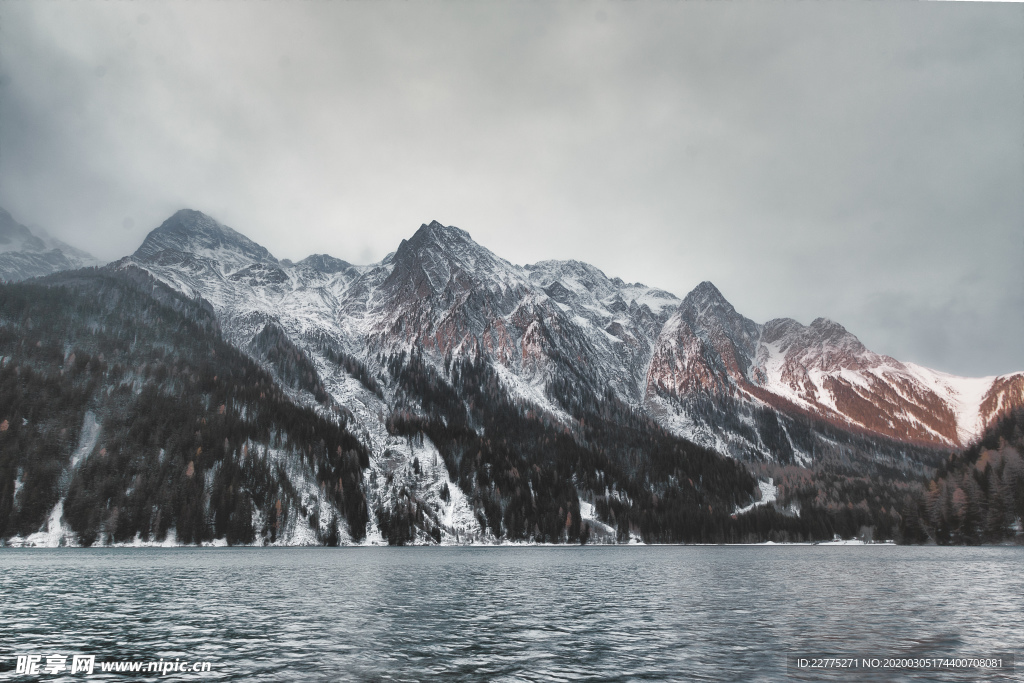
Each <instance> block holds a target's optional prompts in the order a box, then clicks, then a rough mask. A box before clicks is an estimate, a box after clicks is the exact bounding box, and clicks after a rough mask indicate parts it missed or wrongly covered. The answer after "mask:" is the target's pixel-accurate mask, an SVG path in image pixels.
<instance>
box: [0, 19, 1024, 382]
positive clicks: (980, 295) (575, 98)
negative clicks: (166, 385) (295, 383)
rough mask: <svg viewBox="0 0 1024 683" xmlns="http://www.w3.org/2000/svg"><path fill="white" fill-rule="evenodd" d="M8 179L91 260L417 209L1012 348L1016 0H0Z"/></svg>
mask: <svg viewBox="0 0 1024 683" xmlns="http://www.w3.org/2000/svg"><path fill="white" fill-rule="evenodd" d="M0 205H2V206H4V207H5V208H7V209H8V210H9V211H10V212H11V213H12V214H14V216H15V218H17V219H18V220H20V221H21V222H22V223H25V224H28V225H32V226H42V227H44V228H46V229H47V230H48V231H49V232H51V233H52V234H54V235H56V236H58V237H60V238H61V239H64V240H65V241H67V242H69V243H71V244H73V245H75V246H79V247H82V248H85V249H87V250H89V251H91V252H93V253H94V254H96V255H97V256H99V257H101V258H104V259H115V258H118V257H120V256H123V255H125V254H128V253H130V252H132V251H134V249H135V248H136V247H138V245H139V244H140V243H141V242H142V240H143V238H144V237H145V235H146V233H147V232H148V231H149V230H151V229H153V228H154V227H156V226H157V225H159V224H160V223H161V222H162V221H163V220H164V219H165V218H166V217H167V216H168V215H170V214H171V213H172V212H173V211H175V210H177V209H179V208H183V207H189V208H195V209H199V210H201V211H204V212H206V213H209V214H211V215H212V216H214V217H215V218H217V219H218V220H220V221H221V222H223V223H226V224H228V225H230V226H232V227H234V228H235V229H237V230H239V231H240V232H242V233H244V234H246V235H248V236H249V237H250V238H252V239H254V240H256V241H257V242H260V243H261V244H263V245H264V246H266V247H267V248H269V249H270V250H271V251H272V252H273V253H274V254H275V255H276V256H278V257H279V258H291V259H293V260H297V259H300V258H302V257H304V256H306V255H308V254H310V253H314V252H326V253H330V254H332V255H334V256H337V257H339V258H343V259H346V260H348V261H352V262H356V263H367V262H372V261H376V260H379V259H380V258H382V257H383V256H384V255H385V254H387V253H388V252H390V251H393V250H394V249H395V248H396V247H397V245H398V243H399V241H400V240H401V239H402V238H404V237H408V236H410V235H411V234H412V233H413V232H414V231H415V230H416V229H417V228H418V227H419V225H420V224H421V223H424V222H429V221H431V220H434V219H436V220H439V221H441V222H442V223H445V224H447V225H457V226H459V227H461V228H463V229H465V230H467V231H469V233H470V234H471V235H472V236H473V237H474V238H475V239H476V240H477V241H478V242H479V243H481V244H483V245H484V246H486V247H488V248H490V249H491V250H493V251H494V252H496V253H497V254H499V255H500V256H503V257H505V258H507V259H509V260H510V261H513V262H515V263H520V264H523V263H532V262H535V261H539V260H543V259H550V258H559V259H565V258H575V259H579V260H582V261H587V262H590V263H593V264H594V265H596V266H598V267H599V268H601V269H602V270H604V272H605V273H607V274H608V275H610V276H620V277H622V278H624V279H626V280H629V281H640V282H644V283H646V284H649V285H654V286H658V287H662V288H664V289H667V290H669V291H672V292H674V293H676V294H677V295H679V296H683V295H685V294H686V292H687V291H689V290H690V289H691V288H692V287H693V286H695V285H696V284H697V283H699V282H700V281H702V280H711V281H712V282H714V283H715V284H716V285H718V287H719V289H721V290H722V292H723V293H724V294H725V296H726V297H727V298H728V299H729V300H730V301H731V302H732V303H733V304H734V305H735V306H736V308H737V309H738V310H739V311H740V312H741V313H743V314H745V315H747V316H748V317H750V318H753V319H754V320H757V321H758V322H764V321H766V320H769V319H771V318H775V317H793V318H796V319H797V320H800V321H801V322H803V323H805V324H806V323H809V322H810V321H811V320H812V319H814V318H816V317H818V316H825V317H829V318H832V319H834V320H837V321H839V322H841V323H842V324H843V325H845V326H846V327H847V329H849V330H850V331H851V332H853V333H855V334H857V335H858V336H859V337H860V338H861V339H862V341H864V342H865V344H866V345H867V346H868V347H869V348H872V349H873V350H876V351H879V352H882V353H887V354H890V355H893V356H895V357H897V358H899V359H901V360H910V361H915V362H918V363H922V364H925V365H929V366H931V367H934V368H937V369H940V370H944V371H947V372H952V373H955V374H967V375H982V374H999V373H1004V372H1009V371H1013V370H1021V369H1024V5H1020V4H1003V3H999V4H985V3H910V2H813V3H812V2H792V3H790V2H771V3H753V2H751V3H745V2H735V1H734V2H720V3H705V2H663V1H657V2H655V1H649V0H638V1H636V2H599V1H594V2H530V1H516V2H500V1H498V2H455V1H451V2H416V3H406V2H373V3H371V2H273V1H271V2H263V3H258V4H257V3H245V4H243V3H240V2H219V3H198V2H180V3H179V2H159V3H156V2H154V3H149V2H144V1H139V0H137V1H135V2H73V3H64V2H4V3H0Z"/></svg>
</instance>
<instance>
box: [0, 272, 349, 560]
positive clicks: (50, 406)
mask: <svg viewBox="0 0 1024 683" xmlns="http://www.w3.org/2000/svg"><path fill="white" fill-rule="evenodd" d="M0 356H2V361H0V538H3V537H9V536H12V535H17V536H22V537H24V536H28V535H30V534H33V533H37V532H39V531H40V530H43V531H45V532H48V533H50V534H64V535H66V539H65V540H72V539H73V538H74V537H73V536H71V534H70V533H67V530H66V529H65V528H64V527H65V526H66V527H68V528H69V530H70V531H71V532H74V534H76V535H77V540H78V541H80V542H81V543H83V544H86V545H89V544H91V543H94V542H110V541H115V542H128V541H132V540H133V539H136V538H138V539H139V540H142V541H146V540H150V541H162V540H164V539H166V538H167V537H168V534H169V533H170V532H171V530H172V529H173V531H174V534H175V535H176V539H177V541H179V542H185V543H193V542H203V541H210V540H212V539H214V538H225V539H226V540H227V541H228V542H230V543H253V542H271V543H272V542H276V541H278V540H279V539H280V538H281V536H282V534H283V533H284V532H285V531H287V532H288V535H289V537H290V539H291V541H292V542H295V541H296V540H297V541H298V542H302V541H303V540H305V541H307V542H324V543H336V542H338V541H339V539H340V538H341V537H343V536H344V535H346V534H350V535H351V537H353V538H354V539H359V538H362V537H363V535H364V534H365V529H366V522H367V510H366V503H365V498H364V495H363V491H362V484H361V480H362V470H363V468H365V467H366V465H367V453H366V450H365V448H364V447H363V446H362V445H361V444H360V443H359V442H358V441H357V440H356V439H355V438H354V437H353V436H352V435H351V434H350V433H349V432H348V431H347V430H346V428H345V417H344V415H343V411H342V410H340V409H338V408H337V407H334V409H333V411H330V410H324V409H321V410H314V409H313V408H311V407H308V406H301V405H297V404H296V403H295V402H293V401H292V400H291V399H290V398H289V396H288V395H286V393H285V392H284V390H282V388H281V387H280V386H279V385H277V384H276V383H275V382H274V380H273V379H272V377H271V376H270V375H269V374H268V373H267V372H265V371H264V370H263V369H261V368H260V366H258V365H257V364H256V363H255V362H254V361H253V360H251V359H250V358H248V357H247V356H245V355H244V354H242V353H241V352H240V351H239V350H238V349H236V348H234V347H232V346H231V345H229V344H227V343H226V342H225V341H224V340H223V339H222V338H221V335H220V332H219V329H218V325H217V322H216V320H215V318H214V316H213V314H212V311H210V310H209V308H208V306H204V305H203V304H202V303H201V302H199V301H192V300H188V299H187V298H185V297H183V296H181V295H180V294H178V293H175V292H173V291H172V290H170V289H169V288H167V287H166V286H164V285H162V284H160V283H157V282H156V281H155V280H153V279H152V278H151V277H149V276H148V275H146V274H145V273H143V272H141V271H138V270H135V269H127V270H124V271H121V272H118V273H114V272H110V271H106V270H83V271H76V272H73V273H65V274H58V275H54V276H51V277H50V278H48V279H46V280H43V281H37V282H36V283H33V284H17V285H3V286H0ZM62 520H63V521H62ZM341 522H344V523H341Z"/></svg>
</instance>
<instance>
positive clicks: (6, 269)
mask: <svg viewBox="0 0 1024 683" xmlns="http://www.w3.org/2000/svg"><path fill="white" fill-rule="evenodd" d="M38 233H39V234H37V233H36V232H33V231H32V230H31V229H29V228H27V227H25V226H24V225H22V224H21V223H18V222H17V221H16V220H14V218H13V217H12V216H11V214H10V213H8V212H7V211H6V210H4V209H3V208H0V281H3V282H18V281H20V280H27V279H28V278H31V277H38V276H40V275H49V274H50V273H56V272H58V271H62V270H72V269H74V268H82V267H85V266H95V265H99V263H100V261H99V260H98V259H96V258H95V257H94V256H92V255H91V254H89V253H87V252H84V251H82V250H81V249H76V248H75V247H72V246H70V245H68V244H65V243H64V242H61V241H60V240H58V239H55V238H53V237H50V236H49V235H47V234H45V233H43V232H42V231H38Z"/></svg>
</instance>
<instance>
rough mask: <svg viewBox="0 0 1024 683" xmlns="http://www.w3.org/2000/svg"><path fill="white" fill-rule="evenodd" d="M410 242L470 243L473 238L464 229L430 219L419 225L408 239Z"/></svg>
mask: <svg viewBox="0 0 1024 683" xmlns="http://www.w3.org/2000/svg"><path fill="white" fill-rule="evenodd" d="M409 242H412V243H422V242H434V243H437V244H450V243H454V242H461V243H470V244H476V243H475V242H473V238H472V237H470V236H469V233H468V232H466V231H465V230H461V229H459V228H456V227H455V226H454V225H444V224H442V223H439V222H438V221H430V223H424V224H422V225H421V226H420V229H419V230H417V231H416V233H415V234H414V235H413V236H412V238H411V239H410V240H409Z"/></svg>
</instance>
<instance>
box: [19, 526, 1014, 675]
mask: <svg viewBox="0 0 1024 683" xmlns="http://www.w3.org/2000/svg"><path fill="white" fill-rule="evenodd" d="M0 605H2V609H0V617H2V619H0V671H3V672H5V673H3V674H2V675H0V677H2V678H4V679H6V680H45V681H65V680H66V681H76V680H77V681H81V680H113V679H118V680H122V679H124V678H125V675H124V674H115V673H102V672H101V671H100V663H101V662H104V661H108V662H109V661H115V660H123V661H129V662H131V661H136V662H150V661H152V662H160V665H161V666H164V663H166V666H171V663H172V662H186V663H193V662H209V666H210V670H209V672H206V673H192V672H191V671H188V672H181V671H173V670H172V671H170V672H169V673H168V674H167V675H162V676H161V675H157V674H153V673H150V674H143V675H139V674H134V675H132V680H164V681H166V680H196V681H198V680H204V681H209V680H215V681H225V680H232V681H234V680H246V681H285V680H302V681H307V680H323V681H328V680H330V681H677V680H689V681H777V680H780V679H786V677H787V675H790V676H791V678H792V679H793V680H844V681H858V680H958V681H959V680H1024V675H1022V674H1024V669H1022V664H1024V663H1019V664H1018V665H1017V668H1016V670H1015V671H1012V670H1010V669H1009V668H1006V667H1004V669H1002V670H998V671H988V672H986V673H984V674H963V673H953V672H946V671H936V670H928V671H908V670H901V671H898V672H897V671H883V672H877V673H867V672H866V671H860V672H854V671H849V670H844V671H831V672H829V671H805V670H799V671H797V670H794V669H793V668H791V667H790V668H787V654H788V655H790V656H794V657H795V656H803V655H807V656H812V655H830V656H834V657H842V656H850V657H854V656H857V657H875V656H877V657H914V658H924V657H940V656H941V657H966V656H971V657H976V656H982V657H989V656H994V655H1003V656H1005V655H1016V659H1017V660H1020V659H1021V653H1022V649H1021V648H1022V643H1024V548H1020V547H984V548H937V547H902V546H703V547H696V546H683V547H676V546H655V547H646V546H618V547H494V548H481V547H476V548H474V547H458V548H452V547H434V548H377V547H367V548H361V547H360V548H309V549H305V548H167V549H162V548H144V549H99V548H98V549H55V550H36V549H12V548H4V549H0ZM54 654H59V655H61V656H66V657H67V661H66V667H67V669H66V670H63V671H61V672H59V673H53V674H40V675H38V676H28V675H26V676H21V677H18V676H13V674H14V671H15V665H16V657H17V655H23V656H28V655H37V656H40V657H41V662H40V666H45V665H46V664H47V657H48V656H51V655H54ZM73 655H94V656H95V658H96V659H95V667H96V668H95V670H94V671H93V674H92V675H91V676H90V675H86V674H83V673H75V674H71V673H70V668H71V664H72V656H73ZM161 660H162V661H161ZM25 661H26V662H27V660H25ZM37 661H38V660H37ZM53 664H54V666H55V667H57V666H59V664H60V660H56V661H55V662H53ZM12 676H13V678H12Z"/></svg>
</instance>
